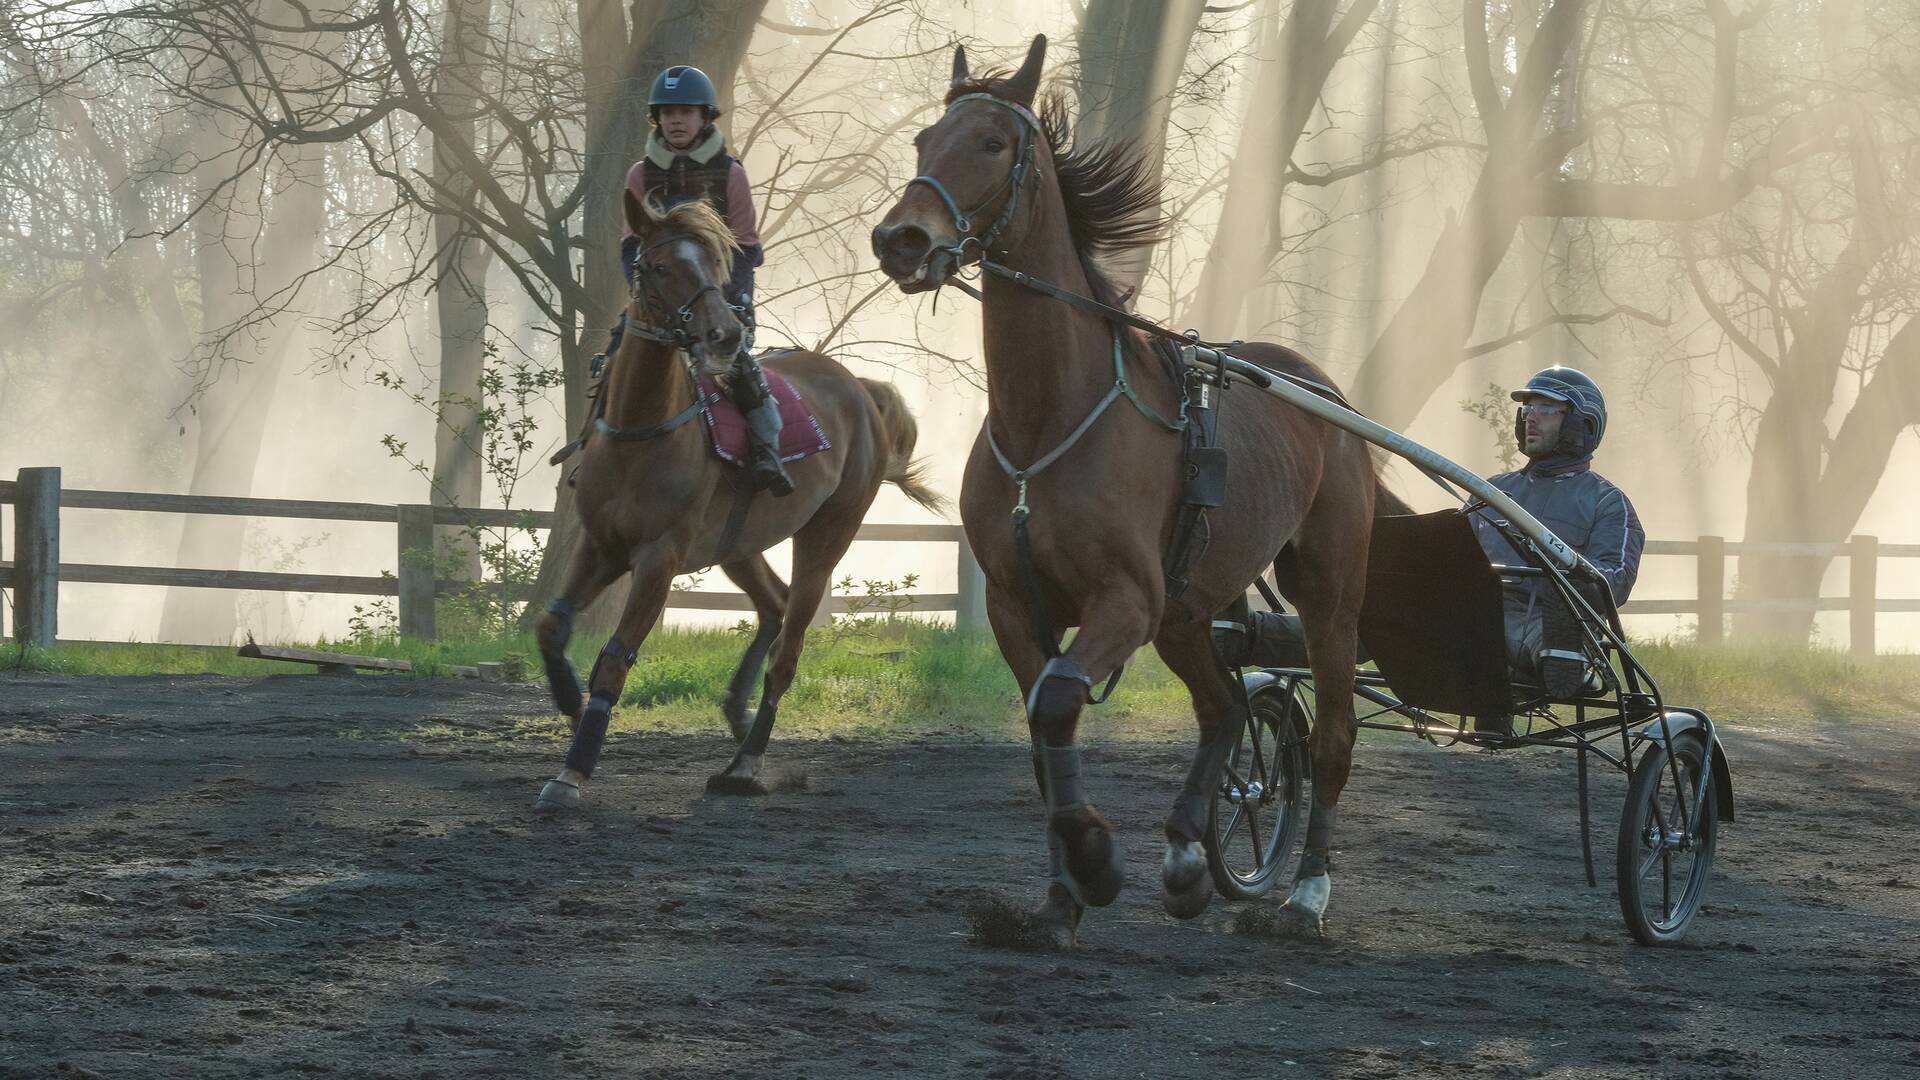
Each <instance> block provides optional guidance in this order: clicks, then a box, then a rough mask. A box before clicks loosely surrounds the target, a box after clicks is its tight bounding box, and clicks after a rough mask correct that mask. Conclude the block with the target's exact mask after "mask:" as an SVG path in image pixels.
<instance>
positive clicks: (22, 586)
mask: <svg viewBox="0 0 1920 1080" xmlns="http://www.w3.org/2000/svg"><path fill="white" fill-rule="evenodd" d="M7 504H12V505H13V507H14V528H13V537H14V543H13V552H14V558H13V560H12V561H11V562H9V561H5V560H0V587H7V588H12V589H13V593H14V604H13V609H14V636H15V637H16V638H18V639H20V640H22V641H25V642H27V643H28V644H31V645H38V646H41V647H47V646H51V645H52V644H53V642H54V641H55V640H56V630H57V628H58V622H59V618H58V602H59V585H60V583H61V582H62V581H72V582H88V583H100V584H110V585H171V586H176V587H181V586H184V587H189V588H200V589H257V590H261V591H264V592H307V593H344V594H350V595H356V596H392V597H396V598H397V599H398V605H397V606H398V615H399V623H400V627H399V629H400V633H401V634H402V635H403V636H406V637H412V638H421V639H431V638H432V637H433V636H434V606H435V602H436V598H437V597H438V596H439V595H440V594H442V593H447V592H454V591H461V590H465V589H467V588H470V587H471V583H470V582H464V581H447V580H435V578H434V577H433V568H432V567H431V566H430V565H428V564H427V563H426V562H425V561H423V560H421V559H419V558H417V557H410V553H415V552H423V551H431V550H432V549H433V529H434V526H436V525H455V526H463V525H471V526H486V527H520V526H528V527H531V528H537V529H550V528H552V527H553V512H552V511H550V510H531V511H522V510H465V509H459V508H455V507H448V506H419V505H410V504H402V505H398V506H388V505H384V504H381V503H348V502H320V501H314V500H309V499H250V498H229V497H225V496H216V495H166V494H159V493H154V492H142V491H93V490H87V489H81V488H67V489H63V488H61V486H60V470H59V469H57V468H38V469H21V470H20V472H19V474H18V478H17V479H16V480H0V506H4V505H7ZM62 508H71V509H84V510H131V511H146V512H155V513H174V514H225V515H238V516H242V517H279V518H298V519H305V520H314V521H369V522H390V523H392V524H394V525H396V526H398V528H397V529H396V542H395V545H394V566H393V572H392V574H391V575H383V576H375V577H354V576H347V575H340V574H290V573H272V572H266V571H258V570H195V569H181V568H174V567H161V566H116V565H102V564H96V563H71V562H62V561H61V560H60V511H61V510H62ZM855 539H856V540H858V541H890V542H894V543H901V542H921V543H927V542H933V543H950V544H953V545H954V546H955V548H956V549H957V552H956V554H955V557H954V569H955V580H956V581H957V582H958V583H959V586H958V588H957V589H956V591H954V592H950V593H912V594H908V595H910V596H911V598H912V600H913V610H914V611H916V612H941V611H951V612H953V613H954V621H955V622H956V623H958V624H959V625H962V626H983V625H985V623H986V580H985V578H984V577H982V575H981V573H980V564H979V563H977V562H975V561H974V559H973V550H972V549H971V548H969V547H968V546H967V541H966V536H965V534H964V532H963V531H962V530H961V528H960V526H958V525H863V526H861V528H860V532H859V533H858V535H857V536H856V537H855ZM0 554H4V552H0ZM667 606H668V607H670V608H681V609H690V610H703V611H742V612H747V611H752V610H753V604H752V602H751V601H749V600H748V599H747V597H746V596H745V595H744V594H741V593H722V592H701V591H692V590H679V589H676V590H674V592H673V593H672V595H671V596H669V597H668V600H667ZM821 607H822V611H821V615H820V617H821V618H825V617H826V616H827V615H830V614H834V613H840V612H845V611H847V610H848V598H847V597H842V596H833V597H829V598H828V600H827V602H826V603H825V604H823V605H821Z"/></svg>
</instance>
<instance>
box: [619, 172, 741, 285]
mask: <svg viewBox="0 0 1920 1080" xmlns="http://www.w3.org/2000/svg"><path fill="white" fill-rule="evenodd" d="M640 206H641V209H642V210H643V211H644V212H645V213H646V215H647V220H648V221H651V222H653V223H654V224H655V225H657V226H660V227H661V228H665V229H677V230H679V231H680V232H683V233H686V234H687V236H689V237H690V238H692V239H693V240H694V241H696V242H697V243H699V244H700V245H701V246H702V247H704V248H706V249H707V252H708V254H710V255H712V256H713V259H714V261H715V262H716V263H718V264H719V265H720V273H721V274H722V275H724V274H726V272H727V269H728V267H730V266H731V265H732V264H733V253H734V252H736V251H739V250H740V242H739V241H738V240H735V239H734V238H733V230H732V229H731V228H729V227H728V226H727V222H726V219H724V218H722V217H721V216H720V213H719V211H717V210H715V209H714V208H713V204H712V203H710V202H708V201H707V200H705V199H689V200H687V201H686V202H682V203H675V204H674V205H672V206H662V205H660V199H659V196H658V194H657V193H655V192H648V193H647V197H646V198H645V199H643V200H641V203H640Z"/></svg>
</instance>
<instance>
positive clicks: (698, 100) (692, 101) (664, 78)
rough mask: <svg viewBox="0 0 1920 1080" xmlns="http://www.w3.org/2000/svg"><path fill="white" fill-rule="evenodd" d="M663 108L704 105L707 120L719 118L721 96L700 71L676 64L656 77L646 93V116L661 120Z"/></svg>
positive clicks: (711, 82)
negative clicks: (665, 106) (666, 106)
mask: <svg viewBox="0 0 1920 1080" xmlns="http://www.w3.org/2000/svg"><path fill="white" fill-rule="evenodd" d="M662 105H703V106H705V107H706V110H707V119H708V120H712V119H713V118H714V117H716V116H719V115H720V93H719V91H717V90H715V89H714V88H713V80H712V79H709V78H707V73H706V72H704V71H701V70H700V69H699V68H697V67H691V66H689V65H686V64H675V65H674V66H672V67H670V68H668V69H667V70H665V71H663V72H661V73H660V74H659V75H656V76H655V77H654V80H653V88H652V89H651V90H649V91H647V115H648V116H651V117H653V118H654V119H655V120H658V119H659V118H660V106H662Z"/></svg>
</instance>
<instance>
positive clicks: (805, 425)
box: [699, 368, 833, 465]
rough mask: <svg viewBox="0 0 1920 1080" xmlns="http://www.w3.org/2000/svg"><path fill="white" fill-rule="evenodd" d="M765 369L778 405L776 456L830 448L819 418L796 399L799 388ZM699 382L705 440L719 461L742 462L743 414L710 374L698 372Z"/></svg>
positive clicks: (796, 457)
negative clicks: (702, 404) (778, 441)
mask: <svg viewBox="0 0 1920 1080" xmlns="http://www.w3.org/2000/svg"><path fill="white" fill-rule="evenodd" d="M765 370H766V373H767V386H768V388H769V389H771V390H772V391H773V400H774V401H775V402H776V403H778V404H779V406H780V460H781V461H799V460H800V459H801V458H804V457H811V456H813V455H814V454H817V453H819V452H820V451H822V450H830V449H832V448H833V443H832V442H830V441H829V440H828V439H827V433H826V431H825V429H823V428H821V426H820V420H819V418H818V417H816V416H814V415H813V410H812V409H809V408H807V403H806V402H805V401H802V400H801V399H800V391H798V390H795V389H794V388H793V384H792V383H790V382H788V381H787V380H786V379H784V378H782V377H780V375H779V374H777V373H776V372H774V371H773V370H772V369H771V368H768V369H765ZM699 383H700V399H701V401H702V402H704V403H705V405H706V408H705V409H703V410H702V413H701V415H702V416H703V418H704V419H705V420H706V422H707V441H708V442H710V443H711V444H712V445H713V452H714V453H715V454H716V455H718V456H719V458H720V460H722V461H728V462H732V463H733V464H735V465H743V464H745V463H746V461H747V458H748V451H747V418H746V416H745V415H744V414H742V413H741V412H740V406H738V405H735V404H734V403H733V399H732V398H730V397H728V396H727V393H726V391H724V390H722V389H720V385H719V384H718V383H717V382H715V381H714V379H713V377H712V376H710V375H701V376H700V378H699Z"/></svg>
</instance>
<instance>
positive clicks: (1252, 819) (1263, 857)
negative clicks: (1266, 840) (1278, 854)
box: [1247, 804, 1267, 872]
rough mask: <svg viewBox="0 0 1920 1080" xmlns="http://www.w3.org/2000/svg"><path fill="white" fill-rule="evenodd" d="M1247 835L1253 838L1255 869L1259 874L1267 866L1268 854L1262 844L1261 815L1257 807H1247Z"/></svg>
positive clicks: (1249, 805)
mask: <svg viewBox="0 0 1920 1080" xmlns="http://www.w3.org/2000/svg"><path fill="white" fill-rule="evenodd" d="M1247 835H1248V836H1251V837H1252V838H1253V869H1254V870H1255V872H1258V871H1259V870H1261V869H1262V868H1263V867H1265V866H1266V865H1267V853H1266V852H1265V851H1264V850H1262V845H1261V843H1260V814H1259V810H1258V808H1257V807H1255V806H1253V805H1252V804H1248V806H1247Z"/></svg>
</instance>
